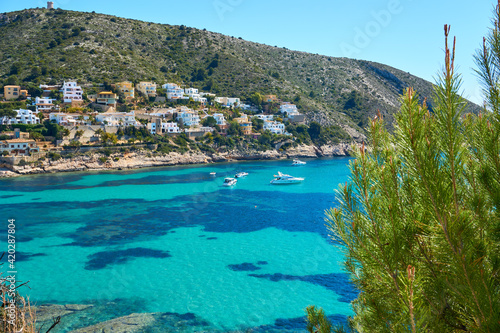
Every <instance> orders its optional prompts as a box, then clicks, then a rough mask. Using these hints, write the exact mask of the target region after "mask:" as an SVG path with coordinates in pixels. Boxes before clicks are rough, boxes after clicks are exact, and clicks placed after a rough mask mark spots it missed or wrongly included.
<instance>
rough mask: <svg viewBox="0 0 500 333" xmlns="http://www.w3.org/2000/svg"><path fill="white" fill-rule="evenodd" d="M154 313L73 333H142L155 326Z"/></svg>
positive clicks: (117, 320) (132, 316)
mask: <svg viewBox="0 0 500 333" xmlns="http://www.w3.org/2000/svg"><path fill="white" fill-rule="evenodd" d="M157 315H158V314H154V313H133V314H131V315H128V316H125V317H120V318H115V319H112V320H108V321H105V322H102V323H99V324H96V325H92V326H89V327H85V328H80V329H77V330H74V331H71V332H73V333H108V332H123V333H134V332H142V331H144V330H145V329H146V328H148V327H150V326H152V325H153V323H154V322H155V321H156V318H155V317H156V316H157Z"/></svg>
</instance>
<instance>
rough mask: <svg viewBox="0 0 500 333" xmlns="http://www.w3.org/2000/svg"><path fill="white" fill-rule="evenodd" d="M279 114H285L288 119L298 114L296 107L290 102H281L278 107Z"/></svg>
mask: <svg viewBox="0 0 500 333" xmlns="http://www.w3.org/2000/svg"><path fill="white" fill-rule="evenodd" d="M280 112H283V113H286V115H287V116H288V117H290V118H293V116H296V115H299V114H300V113H299V111H298V110H297V106H296V105H295V104H292V103H290V102H282V103H281V105H280Z"/></svg>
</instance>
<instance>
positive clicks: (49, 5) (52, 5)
mask: <svg viewBox="0 0 500 333" xmlns="http://www.w3.org/2000/svg"><path fill="white" fill-rule="evenodd" d="M47 9H54V2H52V1H47Z"/></svg>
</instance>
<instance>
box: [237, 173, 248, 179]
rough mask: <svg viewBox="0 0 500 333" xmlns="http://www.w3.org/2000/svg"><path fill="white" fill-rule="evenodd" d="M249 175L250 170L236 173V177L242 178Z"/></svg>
mask: <svg viewBox="0 0 500 333" xmlns="http://www.w3.org/2000/svg"><path fill="white" fill-rule="evenodd" d="M245 176H248V172H238V173H237V174H235V175H234V178H241V177H245Z"/></svg>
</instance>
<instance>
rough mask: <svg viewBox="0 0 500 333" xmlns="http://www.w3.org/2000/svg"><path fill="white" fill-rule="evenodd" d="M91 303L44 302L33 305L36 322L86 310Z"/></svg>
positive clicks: (47, 320)
mask: <svg viewBox="0 0 500 333" xmlns="http://www.w3.org/2000/svg"><path fill="white" fill-rule="evenodd" d="M92 306H93V305H90V304H66V305H61V304H44V305H40V306H37V307H34V308H33V309H34V310H35V315H36V321H37V322H42V323H43V322H49V321H52V320H53V318H55V317H57V316H61V317H64V316H68V315H73V314H76V313H78V312H80V311H84V310H87V309H89V308H91V307H92Z"/></svg>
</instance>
